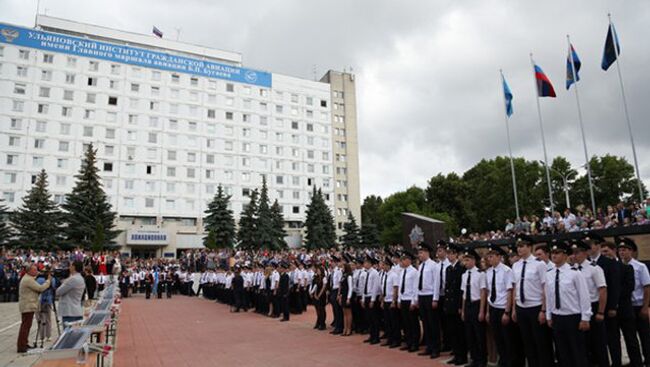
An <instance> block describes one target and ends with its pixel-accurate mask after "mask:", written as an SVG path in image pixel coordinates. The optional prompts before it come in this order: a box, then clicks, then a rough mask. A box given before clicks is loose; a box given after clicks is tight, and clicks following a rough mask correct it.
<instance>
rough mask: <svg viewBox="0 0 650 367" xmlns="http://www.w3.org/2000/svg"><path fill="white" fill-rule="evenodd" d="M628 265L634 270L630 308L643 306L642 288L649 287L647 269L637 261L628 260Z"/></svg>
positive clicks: (649, 277)
mask: <svg viewBox="0 0 650 367" xmlns="http://www.w3.org/2000/svg"><path fill="white" fill-rule="evenodd" d="M627 264H628V265H631V266H632V268H633V269H634V291H632V306H637V307H638V306H643V288H645V287H647V286H650V274H649V273H648V267H647V266H645V264H644V263H642V262H640V261H639V260H637V259H632V260H630V262H629V263H627Z"/></svg>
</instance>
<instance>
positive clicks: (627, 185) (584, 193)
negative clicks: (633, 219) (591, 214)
mask: <svg viewBox="0 0 650 367" xmlns="http://www.w3.org/2000/svg"><path fill="white" fill-rule="evenodd" d="M589 164H590V166H591V178H592V182H593V188H594V199H595V200H596V205H597V206H600V207H606V206H607V205H613V204H616V203H618V202H619V201H628V200H631V201H635V200H636V199H637V193H638V188H637V187H638V186H637V181H636V177H635V173H634V167H633V166H632V165H631V164H630V163H629V162H628V161H627V160H625V158H623V157H616V156H613V155H609V154H607V155H604V156H602V157H596V156H594V157H592V158H591V159H590V160H589ZM643 190H644V193H647V190H646V189H645V187H643ZM572 192H573V196H574V197H575V198H576V199H577V201H576V204H586V206H587V207H590V203H591V199H590V197H589V183H588V178H587V176H586V175H583V176H580V177H579V178H578V179H577V180H575V182H574V184H573V187H572ZM644 197H645V195H644ZM576 204H572V205H573V206H574V207H575V206H577V205H576Z"/></svg>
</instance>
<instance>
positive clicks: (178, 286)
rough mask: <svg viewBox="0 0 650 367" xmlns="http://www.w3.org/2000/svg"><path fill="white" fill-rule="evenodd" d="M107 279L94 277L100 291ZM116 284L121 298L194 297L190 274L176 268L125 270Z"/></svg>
mask: <svg viewBox="0 0 650 367" xmlns="http://www.w3.org/2000/svg"><path fill="white" fill-rule="evenodd" d="M108 277H109V276H108V275H103V274H100V275H99V276H96V278H97V279H98V285H99V286H100V291H101V289H103V284H105V282H106V281H107V279H108ZM100 279H101V280H100ZM118 284H119V287H120V294H121V296H122V297H123V298H126V297H129V296H130V295H132V294H136V293H144V294H145V297H146V298H147V299H149V298H151V295H152V294H153V296H154V298H156V297H157V298H162V297H163V295H166V297H167V298H171V297H172V294H183V295H187V296H193V295H194V291H193V289H192V287H193V284H194V279H193V276H192V273H191V272H189V271H186V270H185V269H183V268H181V267H178V266H175V267H168V266H165V267H159V266H155V267H153V268H152V267H146V268H145V267H142V268H134V269H131V270H128V269H125V270H124V271H122V273H121V274H120V275H119V277H118Z"/></svg>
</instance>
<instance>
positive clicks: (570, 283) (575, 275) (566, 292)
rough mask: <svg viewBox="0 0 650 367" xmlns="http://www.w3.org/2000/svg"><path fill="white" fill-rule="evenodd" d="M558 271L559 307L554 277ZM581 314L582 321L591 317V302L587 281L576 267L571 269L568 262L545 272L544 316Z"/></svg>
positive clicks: (548, 317) (549, 317)
mask: <svg viewBox="0 0 650 367" xmlns="http://www.w3.org/2000/svg"><path fill="white" fill-rule="evenodd" d="M558 271H559V274H560V275H559V277H560V279H559V284H560V307H559V308H557V307H556V306H557V305H556V302H555V279H556V276H557V272H558ZM577 314H580V315H581V320H582V321H589V320H590V319H591V315H592V313H591V302H589V291H588V290H587V282H586V281H585V278H584V277H583V276H582V275H581V274H580V271H578V270H577V269H572V268H571V267H570V266H569V264H566V263H565V264H564V265H562V266H560V267H559V268H558V267H555V269H553V270H551V271H549V272H548V273H546V318H547V319H549V320H550V319H551V315H562V316H567V315H577Z"/></svg>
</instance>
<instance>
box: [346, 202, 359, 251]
mask: <svg viewBox="0 0 650 367" xmlns="http://www.w3.org/2000/svg"><path fill="white" fill-rule="evenodd" d="M343 232H344V235H343V246H345V247H352V248H355V247H359V246H360V245H361V238H360V237H359V226H358V225H357V221H356V220H355V219H354V215H352V212H351V211H348V220H347V221H346V222H345V224H343Z"/></svg>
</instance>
